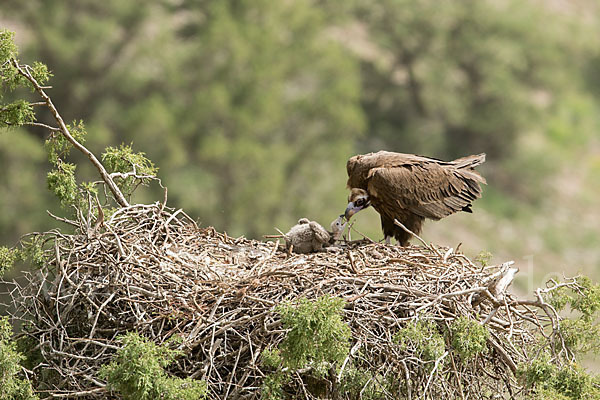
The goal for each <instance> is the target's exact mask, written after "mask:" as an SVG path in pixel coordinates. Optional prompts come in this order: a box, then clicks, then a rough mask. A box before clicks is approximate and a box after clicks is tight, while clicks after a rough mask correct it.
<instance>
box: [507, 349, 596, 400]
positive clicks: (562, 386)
mask: <svg viewBox="0 0 600 400" xmlns="http://www.w3.org/2000/svg"><path fill="white" fill-rule="evenodd" d="M516 375H517V377H519V378H520V379H521V380H522V382H523V383H524V384H525V385H526V387H528V388H529V389H531V390H532V391H533V393H535V398H536V399H554V398H558V399H562V398H570V399H574V400H575V399H590V400H592V399H598V398H600V386H598V384H597V382H596V380H595V378H592V377H591V376H590V375H589V374H588V373H587V372H585V371H584V370H583V369H582V368H581V367H579V366H577V365H575V364H573V365H568V366H564V367H562V368H561V367H559V366H557V365H556V363H555V362H553V361H552V360H551V358H550V357H549V356H548V354H546V353H543V354H542V356H541V357H539V358H538V359H535V360H533V361H532V362H530V363H529V365H525V364H523V365H520V366H519V368H518V370H517V373H516ZM554 394H558V396H557V397H551V396H552V395H554Z"/></svg>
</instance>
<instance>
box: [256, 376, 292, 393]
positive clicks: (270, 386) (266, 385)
mask: <svg viewBox="0 0 600 400" xmlns="http://www.w3.org/2000/svg"><path fill="white" fill-rule="evenodd" d="M287 380H288V375H287V374H284V373H281V372H274V373H272V374H269V375H267V376H266V377H265V379H264V381H263V384H262V385H261V387H260V398H261V400H283V399H285V396H284V392H283V385H284V384H285V383H286V382H287Z"/></svg>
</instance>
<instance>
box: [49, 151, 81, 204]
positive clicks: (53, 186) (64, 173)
mask: <svg viewBox="0 0 600 400" xmlns="http://www.w3.org/2000/svg"><path fill="white" fill-rule="evenodd" d="M76 168H77V166H76V165H75V164H70V163H65V162H59V163H58V165H57V166H56V169H54V170H52V171H50V172H48V175H47V178H46V179H47V181H48V189H50V191H52V192H53V193H54V194H55V195H56V197H58V199H59V200H60V202H61V204H62V205H63V206H64V207H67V206H70V205H73V204H74V203H75V201H76V199H77V181H76V180H75V169H76Z"/></svg>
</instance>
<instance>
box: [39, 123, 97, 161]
mask: <svg viewBox="0 0 600 400" xmlns="http://www.w3.org/2000/svg"><path fill="white" fill-rule="evenodd" d="M67 129H68V130H69V133H70V134H71V136H73V138H74V139H75V140H76V141H78V142H79V143H81V144H84V143H85V137H86V134H87V132H86V130H85V126H84V124H83V121H73V123H72V124H70V125H68V126H67ZM45 148H46V152H47V153H48V161H50V162H51V163H52V164H53V165H55V166H56V165H58V164H59V162H60V161H64V159H65V157H67V156H68V155H69V153H70V152H71V149H72V148H73V145H72V144H71V142H69V141H68V140H67V139H66V138H65V136H64V135H62V134H60V133H53V134H52V135H50V137H48V139H47V140H46V143H45Z"/></svg>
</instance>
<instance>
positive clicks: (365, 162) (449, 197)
mask: <svg viewBox="0 0 600 400" xmlns="http://www.w3.org/2000/svg"><path fill="white" fill-rule="evenodd" d="M484 161H485V154H478V155H472V156H467V157H463V158H459V159H457V160H454V161H442V160H437V159H435V158H429V157H422V156H418V155H413V154H402V153H393V152H389V151H379V152H377V153H369V154H364V155H357V156H354V157H351V158H350V159H349V160H348V163H347V164H346V170H347V171H348V183H347V186H348V189H350V195H349V197H348V207H347V208H346V212H345V213H344V215H345V217H346V219H347V220H349V219H350V217H352V215H354V214H355V213H357V212H359V211H360V210H364V209H365V208H367V207H369V206H373V208H374V209H375V210H376V211H377V212H378V213H379V214H380V216H381V228H382V230H383V234H384V236H385V241H386V243H388V244H389V243H390V240H391V238H392V237H395V238H396V240H397V241H398V244H400V245H401V246H406V245H408V241H409V239H410V237H411V234H410V233H408V232H406V231H405V230H404V229H402V228H401V227H400V226H398V225H396V224H395V223H394V219H397V220H398V221H399V222H401V223H402V224H403V225H404V226H405V227H406V228H408V229H409V230H411V231H412V232H414V233H415V234H417V235H418V234H419V233H420V232H421V226H422V224H423V221H424V220H425V218H429V219H432V220H436V221H437V220H440V219H442V218H444V217H447V216H448V215H450V214H454V213H455V212H457V211H466V212H472V211H471V203H472V202H473V200H475V199H478V198H480V197H481V186H480V184H481V183H486V182H485V179H484V178H483V177H482V176H481V175H479V173H478V172H477V171H475V170H474V168H475V167H477V166H478V165H481V164H482V163H483V162H484Z"/></svg>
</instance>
